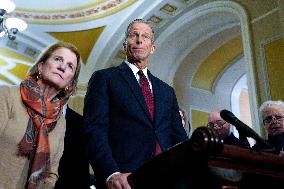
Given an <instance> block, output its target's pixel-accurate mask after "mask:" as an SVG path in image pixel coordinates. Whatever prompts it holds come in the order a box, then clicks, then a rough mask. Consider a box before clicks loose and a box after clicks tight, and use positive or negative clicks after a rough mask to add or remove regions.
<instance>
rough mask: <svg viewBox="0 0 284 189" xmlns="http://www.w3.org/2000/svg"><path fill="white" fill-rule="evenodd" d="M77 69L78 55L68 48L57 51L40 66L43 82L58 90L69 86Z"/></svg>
mask: <svg viewBox="0 0 284 189" xmlns="http://www.w3.org/2000/svg"><path fill="white" fill-rule="evenodd" d="M76 67H77V57H76V54H75V53H73V52H72V51H71V50H69V49H67V48H64V47H62V48H59V49H56V50H55V51H54V52H53V53H52V54H51V56H50V57H49V58H48V59H47V60H46V61H45V62H41V63H39V65H38V70H39V72H40V73H41V76H42V81H43V82H44V83H45V84H47V85H50V86H51V87H54V88H56V89H63V88H65V87H66V86H69V85H70V84H71V82H72V80H73V78H74V75H75V71H76Z"/></svg>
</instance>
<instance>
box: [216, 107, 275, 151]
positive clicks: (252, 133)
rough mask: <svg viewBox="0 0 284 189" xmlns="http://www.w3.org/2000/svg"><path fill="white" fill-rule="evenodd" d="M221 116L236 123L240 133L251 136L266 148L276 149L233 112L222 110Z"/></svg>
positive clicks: (233, 123)
mask: <svg viewBox="0 0 284 189" xmlns="http://www.w3.org/2000/svg"><path fill="white" fill-rule="evenodd" d="M220 116H221V118H223V119H224V120H225V121H226V122H228V123H230V124H232V125H234V126H235V127H236V128H237V130H238V131H239V133H242V134H244V135H245V136H247V137H251V138H253V139H255V140H256V142H257V143H259V144H260V145H261V146H262V147H263V148H264V149H267V150H268V149H270V150H272V151H273V150H274V148H273V147H272V146H271V145H270V144H268V143H267V142H266V141H265V140H264V139H263V138H261V137H260V136H259V135H258V134H257V133H256V132H255V131H254V130H253V129H252V128H250V127H249V126H247V125H246V124H245V123H243V122H242V121H241V120H239V119H238V118H237V117H236V116H235V115H234V114H233V113H232V112H230V111H228V110H222V111H221V112H220Z"/></svg>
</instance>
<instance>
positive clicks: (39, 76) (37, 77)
mask: <svg viewBox="0 0 284 189" xmlns="http://www.w3.org/2000/svg"><path fill="white" fill-rule="evenodd" d="M36 79H37V80H40V79H41V73H40V72H38V74H37V76H36Z"/></svg>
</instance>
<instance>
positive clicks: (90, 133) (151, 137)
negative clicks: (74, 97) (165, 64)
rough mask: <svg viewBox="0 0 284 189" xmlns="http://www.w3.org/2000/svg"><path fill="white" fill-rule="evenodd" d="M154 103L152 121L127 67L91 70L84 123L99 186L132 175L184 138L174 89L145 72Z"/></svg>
mask: <svg viewBox="0 0 284 189" xmlns="http://www.w3.org/2000/svg"><path fill="white" fill-rule="evenodd" d="M148 77H149V79H150V80H151V83H152V89H153V94H154V100H155V115H154V121H153V122H152V121H151V117H150V113H149V111H148V109H147V105H146V103H145V100H144V97H143V94H142V92H141V89H140V86H139V83H138V82H137V80H136V78H135V76H134V74H133V72H132V70H131V69H130V68H129V67H128V65H127V64H125V63H122V64H121V65H120V66H118V67H115V68H108V69H104V70H100V71H97V72H95V73H94V74H93V75H92V77H91V79H90V81H89V86H88V90H87V94H86V96H85V104H84V120H85V128H84V129H85V134H86V136H87V139H88V154H89V158H90V163H91V165H92V167H93V169H94V171H95V176H96V178H97V180H98V182H99V180H100V179H101V181H103V182H105V180H106V178H107V177H108V176H109V175H110V174H112V173H114V172H117V171H119V172H132V171H134V170H136V169H137V168H138V167H139V166H141V165H142V164H143V163H144V162H146V161H148V160H150V159H151V158H152V157H153V156H154V152H155V143H156V141H158V142H159V143H160V145H161V148H162V150H166V149H168V148H169V147H171V146H173V145H175V144H177V143H179V142H182V141H185V140H186V139H187V136H186V133H185V130H184V129H183V127H182V122H181V117H180V115H179V112H178V111H179V108H178V104H177V100H176V96H175V93H174V90H173V88H172V87H170V86H169V85H167V84H166V83H164V82H163V81H161V80H160V79H158V78H156V77H154V76H153V75H152V74H151V73H150V72H149V71H148Z"/></svg>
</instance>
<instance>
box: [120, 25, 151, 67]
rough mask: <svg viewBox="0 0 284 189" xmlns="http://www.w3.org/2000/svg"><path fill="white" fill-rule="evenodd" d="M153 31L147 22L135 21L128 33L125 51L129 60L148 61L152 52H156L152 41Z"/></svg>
mask: <svg viewBox="0 0 284 189" xmlns="http://www.w3.org/2000/svg"><path fill="white" fill-rule="evenodd" d="M152 38H153V32H152V29H151V27H150V26H149V25H147V24H145V23H134V24H133V25H132V26H131V27H130V29H129V33H128V37H127V42H126V44H125V51H126V55H127V60H128V61H129V62H133V61H134V62H142V61H147V60H148V57H149V56H150V54H152V53H154V51H155V46H154V45H153V43H152Z"/></svg>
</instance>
